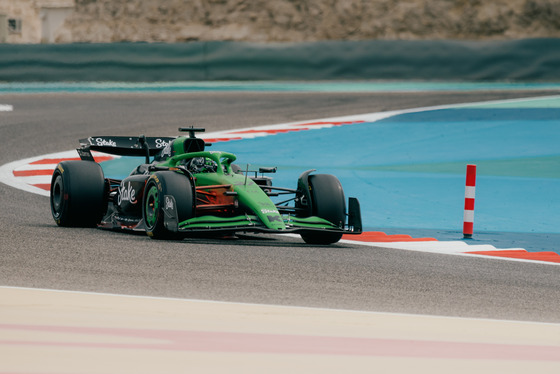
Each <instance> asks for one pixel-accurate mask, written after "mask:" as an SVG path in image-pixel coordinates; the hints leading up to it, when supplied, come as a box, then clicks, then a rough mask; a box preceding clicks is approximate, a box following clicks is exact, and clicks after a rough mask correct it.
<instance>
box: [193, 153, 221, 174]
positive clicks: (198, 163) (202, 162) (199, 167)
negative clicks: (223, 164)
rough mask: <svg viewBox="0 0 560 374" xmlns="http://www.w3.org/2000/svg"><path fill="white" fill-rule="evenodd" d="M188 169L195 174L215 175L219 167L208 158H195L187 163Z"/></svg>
mask: <svg viewBox="0 0 560 374" xmlns="http://www.w3.org/2000/svg"><path fill="white" fill-rule="evenodd" d="M187 169H188V170H189V171H190V172H191V173H193V174H197V173H215V172H216V170H217V169H218V165H217V164H216V162H215V161H214V160H211V159H209V158H206V157H193V158H191V159H190V160H189V161H188V162H187Z"/></svg>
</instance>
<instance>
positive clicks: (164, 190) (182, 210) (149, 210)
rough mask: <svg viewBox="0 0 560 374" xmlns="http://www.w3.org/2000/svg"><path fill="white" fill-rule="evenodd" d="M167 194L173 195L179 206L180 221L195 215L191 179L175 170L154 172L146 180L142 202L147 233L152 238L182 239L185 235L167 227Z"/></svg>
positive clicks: (178, 216) (177, 206)
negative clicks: (165, 206)
mask: <svg viewBox="0 0 560 374" xmlns="http://www.w3.org/2000/svg"><path fill="white" fill-rule="evenodd" d="M165 195H170V196H173V197H174V199H175V203H176V208H177V218H178V222H182V221H184V220H187V219H189V218H192V217H193V215H194V206H193V198H194V196H193V189H192V185H191V182H190V180H189V179H188V178H187V177H186V176H184V175H182V174H179V173H176V172H174V171H162V172H157V173H154V174H152V175H151V176H150V178H149V179H148V181H147V182H146V187H145V189H144V198H143V202H142V218H143V219H144V224H145V225H146V233H147V234H148V236H149V237H151V238H152V239H171V240H178V239H182V237H183V235H182V234H181V233H179V232H173V231H170V230H168V229H167V228H166V227H165V222H164V220H165V218H164V214H165V213H164V205H165Z"/></svg>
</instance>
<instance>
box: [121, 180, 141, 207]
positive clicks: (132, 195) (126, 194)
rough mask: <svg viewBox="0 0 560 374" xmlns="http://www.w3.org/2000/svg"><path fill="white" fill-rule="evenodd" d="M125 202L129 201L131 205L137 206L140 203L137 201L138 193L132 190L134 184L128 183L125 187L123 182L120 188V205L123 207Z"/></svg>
mask: <svg viewBox="0 0 560 374" xmlns="http://www.w3.org/2000/svg"><path fill="white" fill-rule="evenodd" d="M123 201H128V202H129V203H130V204H136V203H137V202H138V201H137V200H136V191H135V190H134V188H132V184H130V182H128V185H125V183H124V182H121V185H120V187H119V200H118V204H119V205H121V203H122V202H123Z"/></svg>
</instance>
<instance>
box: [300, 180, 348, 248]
mask: <svg viewBox="0 0 560 374" xmlns="http://www.w3.org/2000/svg"><path fill="white" fill-rule="evenodd" d="M309 188H310V198H311V206H312V211H311V215H313V216H317V217H320V218H323V219H325V220H327V221H329V222H331V223H332V224H334V225H335V226H337V227H340V228H341V229H342V228H344V223H345V222H346V200H345V198H344V191H343V190H342V185H341V184H340V181H339V180H338V179H337V178H336V177H335V176H334V175H329V174H314V175H310V176H309ZM301 237H302V239H303V240H304V241H305V242H306V243H309V244H332V243H336V242H338V241H339V240H340V238H342V233H339V232H318V231H309V232H304V233H302V234H301Z"/></svg>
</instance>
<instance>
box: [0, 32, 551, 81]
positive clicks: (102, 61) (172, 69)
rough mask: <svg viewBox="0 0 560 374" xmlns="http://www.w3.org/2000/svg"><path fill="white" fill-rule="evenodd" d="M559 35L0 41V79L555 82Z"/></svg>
mask: <svg viewBox="0 0 560 374" xmlns="http://www.w3.org/2000/svg"><path fill="white" fill-rule="evenodd" d="M559 67H560V39H524V40H511V41H484V42H480V41H442V40H440V41H424V40H422V41H383V40H372V41H325V42H313V43H311V42H310V43H269V44H258V43H242V42H190V43H180V44H163V43H114V44H50V45H47V44H39V45H17V44H0V81H3V82H61V81H122V82H155V81H214V80H332V79H339V80H364V79H385V80H410V79H416V80H459V81H549V82H550V81H560V71H559V70H560V69H559Z"/></svg>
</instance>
